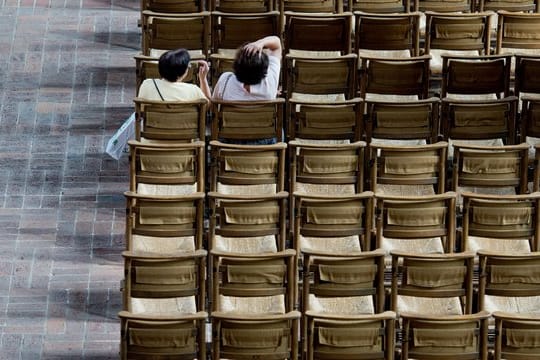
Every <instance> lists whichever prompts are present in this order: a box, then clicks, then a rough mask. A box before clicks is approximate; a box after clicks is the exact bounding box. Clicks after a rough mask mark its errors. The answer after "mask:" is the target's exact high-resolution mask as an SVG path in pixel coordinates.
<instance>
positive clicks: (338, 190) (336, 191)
mask: <svg viewBox="0 0 540 360" xmlns="http://www.w3.org/2000/svg"><path fill="white" fill-rule="evenodd" d="M294 191H295V192H297V193H301V194H306V195H309V194H319V195H345V194H354V193H355V190H354V185H350V184H347V185H340V184H307V183H299V182H298V183H296V189H294Z"/></svg>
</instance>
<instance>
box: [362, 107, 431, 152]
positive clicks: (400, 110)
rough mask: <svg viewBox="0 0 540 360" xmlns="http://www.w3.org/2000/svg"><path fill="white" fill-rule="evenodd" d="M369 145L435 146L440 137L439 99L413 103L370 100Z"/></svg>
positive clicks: (367, 127)
mask: <svg viewBox="0 0 540 360" xmlns="http://www.w3.org/2000/svg"><path fill="white" fill-rule="evenodd" d="M365 104H366V116H365V132H366V142H367V143H368V144H372V143H382V144H393V143H394V144H399V143H401V144H402V145H406V144H409V145H412V144H416V145H423V144H426V143H427V144H434V143H436V142H437V140H438V137H439V108H440V101H439V99H438V98H434V97H432V98H429V99H424V100H413V101H378V100H371V101H366V103H365Z"/></svg>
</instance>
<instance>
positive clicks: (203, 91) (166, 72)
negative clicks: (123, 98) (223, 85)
mask: <svg viewBox="0 0 540 360" xmlns="http://www.w3.org/2000/svg"><path fill="white" fill-rule="evenodd" d="M190 60H191V58H190V56H189V53H188V52H187V50H186V49H176V50H169V51H167V52H165V53H163V54H162V55H161V56H160V57H159V63H158V69H159V74H160V75H161V77H162V78H161V79H146V80H144V81H143V83H142V84H141V87H140V88H139V95H138V96H139V97H140V98H143V99H146V100H156V101H159V100H164V101H193V100H199V99H207V100H208V99H210V97H211V93H210V87H209V86H208V80H207V77H206V75H207V74H208V70H209V67H208V63H207V62H206V61H204V60H198V64H199V81H200V88H199V87H198V86H197V85H194V84H188V83H185V82H182V80H183V79H184V78H185V77H186V75H187V73H188V66H189V62H190Z"/></svg>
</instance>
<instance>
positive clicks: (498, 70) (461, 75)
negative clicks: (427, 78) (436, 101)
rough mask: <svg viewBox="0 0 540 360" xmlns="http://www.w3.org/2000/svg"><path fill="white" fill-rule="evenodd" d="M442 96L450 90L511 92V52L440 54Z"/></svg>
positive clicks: (486, 92)
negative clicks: (467, 54)
mask: <svg viewBox="0 0 540 360" xmlns="http://www.w3.org/2000/svg"><path fill="white" fill-rule="evenodd" d="M441 57H442V61H443V67H442V82H441V99H443V98H446V97H449V94H465V95H473V94H480V95H482V94H483V95H485V94H495V95H496V96H497V98H504V97H508V96H510V66H511V58H512V55H510V54H505V55H487V56H457V55H444V54H443V55H442V56H441Z"/></svg>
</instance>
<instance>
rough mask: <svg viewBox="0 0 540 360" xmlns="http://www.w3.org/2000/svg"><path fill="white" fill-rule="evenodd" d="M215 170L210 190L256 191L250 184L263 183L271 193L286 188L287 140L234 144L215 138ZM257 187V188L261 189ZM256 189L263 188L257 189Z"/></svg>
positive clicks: (257, 184)
mask: <svg viewBox="0 0 540 360" xmlns="http://www.w3.org/2000/svg"><path fill="white" fill-rule="evenodd" d="M210 146H211V153H212V160H213V164H212V174H211V179H210V191H215V192H221V193H223V192H227V191H229V190H230V191H234V190H233V189H235V190H236V191H238V193H243V194H246V193H248V192H249V193H253V192H252V191H249V190H248V189H247V188H250V189H251V188H254V187H257V186H259V187H262V188H264V189H268V188H271V189H269V190H268V192H270V193H278V192H281V191H284V190H285V153H286V149H287V144H285V143H278V144H274V145H233V144H224V143H221V142H219V141H211V142H210ZM259 187H257V189H259ZM253 191H255V192H256V193H258V192H259V191H261V192H262V191H263V189H260V190H256V189H254V190H253Z"/></svg>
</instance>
